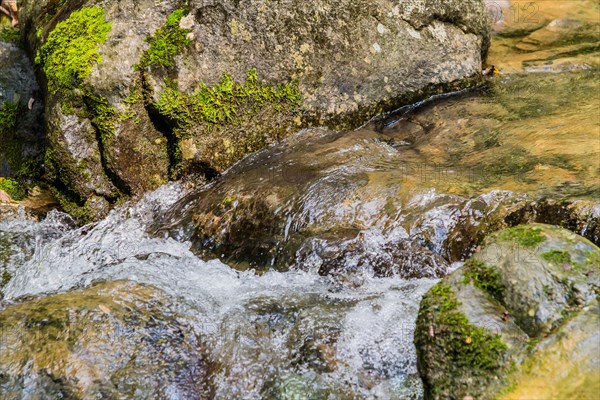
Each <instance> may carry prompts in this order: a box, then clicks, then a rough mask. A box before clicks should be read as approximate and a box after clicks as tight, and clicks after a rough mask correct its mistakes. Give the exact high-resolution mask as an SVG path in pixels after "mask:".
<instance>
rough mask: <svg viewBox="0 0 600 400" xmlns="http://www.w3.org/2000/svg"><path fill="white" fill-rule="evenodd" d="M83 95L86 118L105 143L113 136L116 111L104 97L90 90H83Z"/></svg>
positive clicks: (116, 116) (116, 119) (116, 117)
mask: <svg viewBox="0 0 600 400" xmlns="http://www.w3.org/2000/svg"><path fill="white" fill-rule="evenodd" d="M83 93H84V96H83V101H84V104H85V110H86V117H87V118H89V120H90V122H91V123H92V124H93V125H94V126H95V127H96V129H97V130H98V133H99V134H100V138H101V140H102V142H103V143H106V142H108V141H109V140H110V139H112V138H113V136H114V134H115V129H116V125H117V123H118V114H117V110H116V109H115V108H114V107H113V106H111V105H110V104H109V103H108V100H107V99H106V98H105V97H102V96H98V95H96V94H94V93H93V92H92V91H91V90H90V89H87V88H86V89H84V91H83Z"/></svg>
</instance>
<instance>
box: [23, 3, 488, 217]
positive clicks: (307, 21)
mask: <svg viewBox="0 0 600 400" xmlns="http://www.w3.org/2000/svg"><path fill="white" fill-rule="evenodd" d="M21 6H22V9H21V13H20V18H21V23H22V26H23V29H24V30H25V36H26V39H27V43H28V46H29V48H30V49H31V50H32V54H33V55H35V54H37V52H38V51H39V50H40V49H41V48H43V45H44V44H45V43H47V41H48V40H49V38H51V37H52V32H53V31H54V29H55V28H56V26H57V24H59V23H62V22H63V21H65V20H67V21H68V18H69V15H71V13H72V12H73V10H75V9H79V8H80V7H81V6H84V7H91V6H97V7H101V8H102V9H103V10H104V11H105V15H104V17H105V18H106V20H107V21H108V22H110V24H111V29H110V33H109V34H108V38H107V40H106V41H105V42H103V41H100V43H98V51H99V55H100V56H101V57H102V61H101V62H99V63H97V62H95V61H93V60H92V62H91V64H90V65H91V66H92V69H91V72H90V73H89V74H84V75H85V76H83V75H82V76H78V77H76V79H73V82H67V86H69V87H67V88H66V89H65V90H62V91H59V92H54V91H53V90H50V91H47V93H46V94H47V97H48V102H47V103H48V106H47V108H46V112H47V114H48V118H47V120H48V136H49V142H50V147H51V149H52V150H53V151H55V152H56V153H58V154H60V156H59V158H58V160H60V161H61V162H62V166H63V167H64V170H61V169H60V168H57V169H56V174H55V175H53V176H50V177H49V179H51V180H53V181H54V182H56V183H60V185H59V186H61V185H63V186H66V187H63V190H62V191H63V193H65V194H68V195H69V196H66V197H68V198H69V200H70V201H71V203H74V204H75V205H77V206H80V207H81V206H83V205H84V204H85V203H86V201H87V198H88V197H89V196H101V197H104V198H105V199H107V200H108V202H109V203H113V202H115V201H116V200H117V199H118V198H121V197H123V196H124V195H129V194H134V195H135V194H139V193H143V192H144V191H146V190H149V189H152V188H154V187H156V186H158V185H160V184H162V183H164V182H165V181H166V180H168V179H169V178H170V177H173V176H176V177H177V176H181V174H184V173H186V172H187V171H189V170H190V169H193V170H200V171H203V172H206V173H208V174H209V175H212V174H215V173H218V172H220V171H223V170H224V169H226V168H228V167H230V166H231V165H232V164H233V163H235V162H236V161H238V160H239V159H240V158H242V157H243V156H244V155H246V154H247V153H249V152H253V151H256V150H258V149H260V148H262V147H264V146H266V145H268V144H271V143H274V142H277V141H278V140H280V139H281V138H283V137H285V136H288V135H289V134H291V133H293V132H295V131H297V130H298V129H299V128H300V127H303V126H309V125H321V124H326V125H329V126H331V127H335V128H351V127H356V126H358V125H361V124H362V123H364V122H365V121H366V120H368V119H370V118H371V117H373V116H375V115H377V114H380V113H383V112H386V111H390V110H393V109H395V108H397V107H399V106H401V105H404V104H407V103H411V102H414V101H416V100H418V99H422V98H424V97H427V96H429V95H431V94H434V93H438V92H439V91H442V90H449V89H453V88H462V87H465V86H466V85H469V84H470V83H473V82H474V81H476V80H478V79H479V76H480V71H481V59H482V55H483V54H485V52H486V51H487V47H488V44H489V32H488V24H487V15H486V10H485V6H484V4H483V1H480V0H469V1H458V0H456V1H454V0H453V1H441V0H427V1H426V0H421V1H411V2H400V3H398V2H394V1H388V0H377V1H375V2H373V1H362V0H361V1H358V2H357V1H350V0H344V1H342V2H341V3H339V2H338V3H336V4H333V3H331V2H330V1H325V0H320V1H317V2H309V3H297V2H292V1H287V2H276V3H265V2H263V1H255V0H245V1H242V2H239V1H233V0H227V1H221V2H208V3H207V2H190V4H189V6H188V7H189V10H187V12H186V13H183V14H178V13H177V12H176V13H175V14H173V12H175V11H176V10H177V8H178V7H181V6H180V4H179V3H178V2H174V1H165V2H160V3H156V2H154V1H150V0H141V1H137V2H125V3H124V2H119V3H113V2H108V1H104V2H100V3H94V4H92V3H91V2H87V1H77V2H69V3H64V4H62V2H58V1H56V0H44V1H31V0H24V1H23V2H22V3H21ZM154 42H160V43H161V44H164V43H167V44H168V45H169V46H171V48H170V50H166V51H164V52H161V51H159V52H157V51H156V49H158V48H161V49H164V48H165V47H164V46H163V47H160V46H155V47H153V45H152V43H154ZM169 46H166V48H169ZM171 50H172V51H171ZM40 61H41V64H40V67H41V68H40V70H41V71H42V72H43V71H44V70H45V68H44V66H45V65H46V62H47V61H46V60H45V59H44V60H40ZM254 71H256V76H257V80H253V79H254V78H248V77H252V76H254V75H252V74H253V73H254ZM46 72H48V71H46ZM226 74H228V75H226ZM45 75H46V76H44V79H43V80H44V81H45V82H46V83H47V84H48V85H49V86H48V85H45V86H46V87H50V88H53V87H54V86H53V85H54V84H55V82H53V77H48V76H47V75H48V74H47V73H46V74H45ZM224 76H230V77H231V79H232V82H234V86H233V87H234V90H233V92H229V91H228V89H227V86H226V85H225V86H223V85H220V83H222V82H223V79H225V80H226V78H224ZM72 83H74V84H72ZM202 85H208V86H202ZM250 86H252V88H250ZM203 88H204V89H203ZM207 88H210V90H209V89H207ZM203 90H204V93H205V94H206V93H209V94H210V95H211V96H213V95H214V96H221V95H223V94H224V96H225V97H224V98H223V97H219V99H217V100H216V103H219V104H220V105H218V106H216V108H215V107H213V105H214V103H212V102H210V104H211V105H210V106H206V104H207V103H206V102H205V100H198V98H197V97H194V94H195V93H197V92H198V91H203ZM252 90H254V92H252ZM231 93H234V94H231ZM244 93H245V94H244ZM249 93H250V94H249ZM257 93H258V94H257ZM298 95H301V98H300V97H299V96H298ZM223 99H225V100H223ZM222 104H226V105H227V104H229V105H230V106H231V105H233V106H231V107H232V108H227V107H228V106H227V107H226V106H223V105H222ZM99 106H101V107H99ZM102 107H108V108H110V110H108V111H109V118H110V121H109V126H108V128H107V125H106V124H105V122H106V118H105V117H106V114H102V113H101V112H100V111H101V109H102ZM207 107H208V108H207ZM103 110H104V111H106V108H104V109H103ZM213 112H214V113H213ZM215 113H216V120H213V119H212V117H214V115H215ZM65 114H67V115H65ZM67 116H68V118H67ZM65 118H67V119H65ZM69 118H77V119H78V120H79V121H78V122H77V123H75V124H67V123H65V121H67V120H69ZM86 121H87V122H86ZM103 124H104V125H103ZM85 126H88V127H89V126H91V127H92V128H93V130H95V132H96V134H95V139H94V137H92V136H90V135H89V133H91V131H89V129H87V128H86V129H85V130H84V131H81V130H79V129H78V128H77V127H85ZM107 129H108V130H109V131H110V132H109V134H108V135H107V134H106V133H107V132H106V130H107ZM88 131H89V132H88ZM75 137H77V138H78V139H77V141H76V140H74V139H75ZM76 142H77V143H78V144H76V145H75V146H73V143H76ZM79 146H82V147H83V149H79V148H78V147H79ZM81 153H85V154H86V157H84V158H82V157H80V156H79V155H78V154H81ZM58 160H57V161H58ZM57 163H58V162H57ZM57 163H55V164H57ZM58 164H60V163H58ZM91 214H92V215H91V216H90V217H91V218H97V217H98V211H97V210H91Z"/></svg>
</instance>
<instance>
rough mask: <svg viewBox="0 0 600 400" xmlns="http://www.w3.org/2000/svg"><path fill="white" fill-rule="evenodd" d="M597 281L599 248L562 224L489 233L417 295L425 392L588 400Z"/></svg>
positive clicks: (597, 368)
mask: <svg viewBox="0 0 600 400" xmlns="http://www.w3.org/2000/svg"><path fill="white" fill-rule="evenodd" d="M599 288H600V249H598V247H596V246H595V245H594V244H592V243H591V242H589V241H588V240H586V239H584V238H582V237H580V236H578V235H576V234H574V233H572V232H570V231H567V230H565V229H563V228H558V227H554V226H551V225H543V224H531V225H520V226H517V227H514V228H510V229H506V230H503V231H500V232H498V233H496V234H493V235H491V236H489V237H488V238H487V239H486V243H485V245H484V246H483V247H482V248H481V251H479V252H478V253H476V254H475V255H474V256H473V257H472V258H471V259H470V260H468V261H467V262H466V263H465V265H464V266H463V267H462V268H460V269H458V270H457V271H456V272H454V273H452V274H450V275H449V276H447V277H446V278H444V279H443V280H442V281H441V282H440V283H438V284H437V285H436V286H434V287H433V288H432V289H431V290H430V291H429V292H428V293H427V294H426V295H425V297H424V298H423V300H422V302H421V307H420V310H419V316H418V318H417V328H416V333H415V345H416V347H417V353H418V368H419V372H420V374H421V376H422V378H423V381H424V384H425V390H426V397H427V398H431V399H463V398H467V397H471V398H477V399H491V398H498V397H501V396H502V395H508V396H509V398H525V397H526V398H547V396H545V395H543V393H546V394H548V393H552V394H553V396H556V397H559V396H557V394H558V393H563V395H564V396H560V397H561V398H563V397H564V398H570V397H573V398H587V397H586V394H589V393H592V392H591V391H590V390H594V388H597V383H594V385H595V386H590V384H591V383H593V381H594V377H596V378H597V376H598V373H600V365H599V364H598V360H597V358H595V357H597V354H598V352H599V351H600V341H598V331H597V327H598V323H599V322H600V320H599V315H600V314H599V309H598V303H597V295H598V290H599ZM560 359H565V360H568V359H571V360H576V361H572V362H566V363H564V364H563V363H562V362H560V363H558V362H556V361H557V360H560ZM548 369H549V370H548ZM542 371H545V372H542ZM573 376H577V379H569V377H573ZM596 380H597V379H596ZM560 382H562V383H560ZM551 388H553V389H551ZM552 390H555V391H554V392H552ZM511 392H512V393H513V394H514V393H519V394H520V395H521V397H518V396H516V397H515V396H512V397H511V395H510V394H509V393H511ZM553 396H551V397H553Z"/></svg>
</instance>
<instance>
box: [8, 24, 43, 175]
mask: <svg viewBox="0 0 600 400" xmlns="http://www.w3.org/2000/svg"><path fill="white" fill-rule="evenodd" d="M19 42H20V37H19V33H18V32H17V31H14V30H13V29H11V28H4V27H0V65H1V66H2V67H1V68H0V176H2V177H19V178H23V179H26V178H29V177H30V176H31V175H33V174H34V173H35V172H36V171H35V168H36V167H35V165H34V164H35V160H36V159H37V158H38V156H39V154H40V152H41V151H42V146H43V142H44V129H43V119H42V111H43V108H44V107H43V104H42V99H41V94H40V92H39V89H38V86H37V83H36V80H35V75H34V73H33V68H32V66H31V61H30V60H29V58H28V57H27V54H26V53H25V51H24V50H23V49H22V48H21V47H20V45H19ZM38 164H39V163H38Z"/></svg>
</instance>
